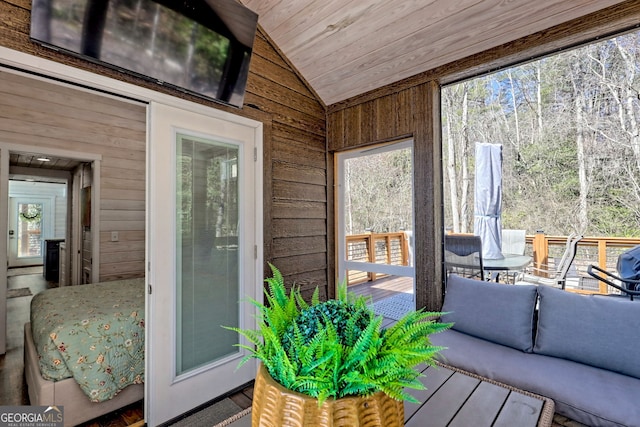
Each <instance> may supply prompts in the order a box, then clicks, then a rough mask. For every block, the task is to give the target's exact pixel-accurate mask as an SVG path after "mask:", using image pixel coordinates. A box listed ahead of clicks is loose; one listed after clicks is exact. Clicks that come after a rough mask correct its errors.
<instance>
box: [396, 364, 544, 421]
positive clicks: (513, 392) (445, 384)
mask: <svg viewBox="0 0 640 427" xmlns="http://www.w3.org/2000/svg"><path fill="white" fill-rule="evenodd" d="M423 374H424V375H425V377H423V378H422V379H421V380H422V383H423V384H424V385H425V387H427V390H411V391H410V393H411V394H412V395H413V396H414V397H415V398H416V399H418V400H419V401H420V402H422V403H421V404H420V405H417V404H414V403H409V402H405V404H404V413H405V417H404V419H405V426H407V427H412V426H413V427H422V426H426V425H428V426H430V427H440V426H442V427H444V426H448V427H455V426H459V427H467V426H474V427H483V426H505V427H507V426H509V427H510V426H518V427H542V426H546V427H548V426H550V425H551V422H552V420H553V412H554V403H553V400H551V399H548V398H545V397H542V396H538V395H536V394H533V393H529V392H526V391H523V390H518V389H516V388H513V387H510V386H507V385H504V384H500V383H498V382H495V381H492V380H489V379H486V378H482V377H480V376H477V375H474V374H471V373H469V372H465V371H462V370H460V369H456V368H453V367H450V366H446V365H439V366H437V367H427V368H425V369H424V370H423Z"/></svg>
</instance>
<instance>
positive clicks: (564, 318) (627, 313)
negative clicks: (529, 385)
mask: <svg viewBox="0 0 640 427" xmlns="http://www.w3.org/2000/svg"><path fill="white" fill-rule="evenodd" d="M538 292H539V294H540V308H539V312H538V331H537V334H536V342H535V347H534V349H533V351H534V353H540V354H544V355H547V356H554V357H560V358H563V359H569V360H573V361H575V362H580V363H585V364H587V365H591V366H595V367H598V368H604V369H608V370H610V371H615V372H619V373H622V374H625V375H630V376H633V377H636V378H640V364H638V355H640V301H630V300H629V299H627V298H618V297H615V296H604V295H579V294H573V293H570V292H566V291H562V290H560V289H554V288H549V287H546V286H541V287H540V289H539V290H538Z"/></svg>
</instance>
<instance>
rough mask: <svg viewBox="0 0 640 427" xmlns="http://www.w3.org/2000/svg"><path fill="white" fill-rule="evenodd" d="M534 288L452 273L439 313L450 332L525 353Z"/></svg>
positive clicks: (528, 349)
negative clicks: (449, 323)
mask: <svg viewBox="0 0 640 427" xmlns="http://www.w3.org/2000/svg"><path fill="white" fill-rule="evenodd" d="M536 297H537V293H536V286H535V285H518V286H514V285H503V284H500V283H494V282H484V281H480V280H473V279H468V278H464V277H460V276H457V275H455V274H452V275H450V276H449V278H448V280H447V289H446V294H445V297H444V305H443V306H442V311H444V312H449V314H445V315H443V316H442V321H443V322H454V324H453V327H452V329H455V330H457V331H459V332H464V333H466V334H469V335H473V336H475V337H478V338H482V339H485V340H488V341H491V342H494V343H498V344H502V345H506V346H508V347H512V348H515V349H518V350H522V351H525V352H531V351H532V349H533V326H534V321H533V316H534V311H535V306H536Z"/></svg>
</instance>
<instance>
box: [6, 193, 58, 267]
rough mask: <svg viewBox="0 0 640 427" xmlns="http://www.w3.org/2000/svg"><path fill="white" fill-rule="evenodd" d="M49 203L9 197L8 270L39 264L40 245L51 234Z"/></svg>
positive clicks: (37, 199) (42, 200)
mask: <svg viewBox="0 0 640 427" xmlns="http://www.w3.org/2000/svg"><path fill="white" fill-rule="evenodd" d="M50 215H51V209H50V200H49V199H41V198H34V197H28V198H27V197H10V200H9V246H8V250H9V267H21V266H27V265H40V264H42V255H43V253H42V251H43V242H44V239H46V238H47V237H49V236H48V233H50V232H51V231H50V230H51V222H52V221H51V218H50Z"/></svg>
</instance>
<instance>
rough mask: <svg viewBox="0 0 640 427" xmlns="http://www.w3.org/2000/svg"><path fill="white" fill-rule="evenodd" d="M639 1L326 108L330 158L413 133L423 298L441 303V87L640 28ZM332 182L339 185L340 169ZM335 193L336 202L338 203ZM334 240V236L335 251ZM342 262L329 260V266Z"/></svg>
mask: <svg viewBox="0 0 640 427" xmlns="http://www.w3.org/2000/svg"><path fill="white" fill-rule="evenodd" d="M639 23H640V2H638V1H628V2H624V3H621V4H619V5H616V6H613V7H610V8H607V9H604V10H601V11H599V12H596V13H593V14H591V15H588V16H586V17H583V18H580V19H576V20H573V21H570V22H567V23H565V24H562V25H558V26H556V27H553V28H550V29H548V30H545V31H542V32H539V33H536V34H533V35H532V36H529V37H526V38H523V39H519V40H516V41H514V42H511V43H508V44H505V45H502V46H499V47H497V48H495V49H491V50H489V51H486V52H482V53H480V54H477V55H473V56H471V57H468V58H465V59H463V60H460V61H457V62H454V63H451V64H447V65H445V66H442V67H439V68H434V69H433V70H430V71H427V72H425V73H422V74H419V75H416V76H413V77H410V78H408V79H404V80H402V81H399V82H397V83H394V84H391V85H387V86H385V87H383V88H380V89H377V90H373V91H371V92H368V93H366V94H363V95H360V96H357V97H354V98H351V99H348V100H345V101H342V102H339V103H336V104H333V105H329V106H328V107H327V148H328V155H329V165H332V164H333V157H334V155H335V153H336V152H340V151H343V150H348V149H351V148H355V147H363V146H368V145H375V144H379V143H384V142H389V141H393V140H399V139H403V138H413V140H414V162H415V164H414V168H415V176H414V194H415V196H414V200H415V228H416V229H415V230H414V234H415V245H416V247H415V256H416V262H415V264H416V301H417V306H418V307H426V308H427V309H429V310H439V309H440V307H441V305H442V296H443V289H442V284H443V281H442V266H441V265H442V233H443V230H442V224H443V214H442V209H441V204H442V170H441V163H442V150H441V135H440V126H441V125H440V111H439V106H440V86H441V85H442V84H447V83H451V82H455V81H458V80H461V79H465V78H470V77H473V76H475V75H479V74H482V73H486V72H490V71H492V70H496V69H498V68H501V67H506V66H509V65H512V64H516V63H518V62H522V61H525V60H530V59H531V58H535V57H539V56H541V55H545V54H550V53H553V52H556V51H558V50H559V49H561V48H567V47H570V46H575V45H578V44H580V43H585V42H588V41H591V40H594V39H596V38H598V37H602V36H604V35H610V34H614V33H616V32H621V31H626V30H629V29H633V28H637V27H638V25H639ZM327 188H328V189H330V190H331V189H332V188H333V174H330V175H329V183H328V187H327ZM332 200H333V197H332V195H331V194H330V197H329V201H330V206H329V209H330V210H331V209H332V208H333V206H332V203H331V201H332ZM334 250H335V241H334V239H333V237H332V238H330V240H329V252H332V251H334ZM333 269H335V265H334V264H333V263H330V265H329V271H332V270H333Z"/></svg>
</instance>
